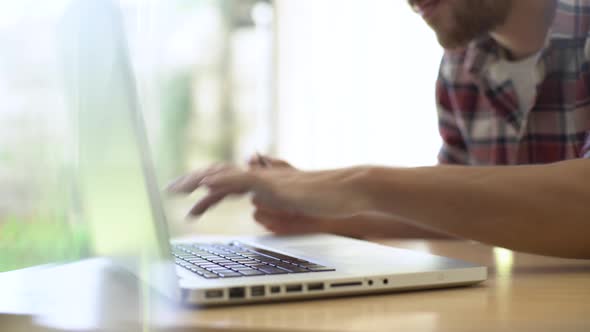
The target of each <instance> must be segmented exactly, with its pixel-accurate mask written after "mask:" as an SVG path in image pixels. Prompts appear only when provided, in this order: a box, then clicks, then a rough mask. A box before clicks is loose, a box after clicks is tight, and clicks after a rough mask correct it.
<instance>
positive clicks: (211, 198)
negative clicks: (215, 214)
mask: <svg viewBox="0 0 590 332" xmlns="http://www.w3.org/2000/svg"><path fill="white" fill-rule="evenodd" d="M228 195H229V193H228V192H212V193H209V194H208V195H207V196H205V197H204V198H203V199H201V200H200V201H199V202H198V203H197V204H195V205H194V206H193V207H192V208H191V210H190V211H189V213H188V215H189V216H191V217H198V216H200V215H202V214H203V213H205V212H206V211H207V210H209V209H210V208H212V207H213V206H215V205H217V204H218V203H219V202H221V201H222V200H223V199H224V198H225V197H226V196H228Z"/></svg>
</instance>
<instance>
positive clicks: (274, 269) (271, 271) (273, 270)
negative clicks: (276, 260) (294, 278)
mask: <svg viewBox="0 0 590 332" xmlns="http://www.w3.org/2000/svg"><path fill="white" fill-rule="evenodd" d="M257 269H258V270H260V271H262V272H264V273H266V274H285V273H289V271H287V270H283V269H280V268H278V267H272V266H261V267H258V268H257Z"/></svg>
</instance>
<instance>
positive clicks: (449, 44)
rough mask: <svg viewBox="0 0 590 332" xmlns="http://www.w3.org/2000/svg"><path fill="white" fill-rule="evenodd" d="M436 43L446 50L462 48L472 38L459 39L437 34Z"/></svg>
mask: <svg viewBox="0 0 590 332" xmlns="http://www.w3.org/2000/svg"><path fill="white" fill-rule="evenodd" d="M436 37H437V39H438V43H439V44H440V46H441V47H442V48H444V49H445V50H448V51H454V50H460V49H464V48H466V47H467V45H469V43H471V41H473V39H463V40H459V39H457V38H454V39H453V38H448V37H447V36H441V35H438V34H437V36H436Z"/></svg>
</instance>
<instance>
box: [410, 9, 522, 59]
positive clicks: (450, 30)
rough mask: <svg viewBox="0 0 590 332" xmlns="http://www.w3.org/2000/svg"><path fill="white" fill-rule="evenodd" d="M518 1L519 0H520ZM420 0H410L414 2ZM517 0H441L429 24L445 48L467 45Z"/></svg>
mask: <svg viewBox="0 0 590 332" xmlns="http://www.w3.org/2000/svg"><path fill="white" fill-rule="evenodd" d="M516 1H518V0H516ZM419 2H420V0H409V3H410V5H413V4H414V3H419ZM512 4H513V0H441V2H440V3H439V4H438V6H444V8H437V9H438V10H439V11H438V12H437V13H435V15H433V16H432V17H431V18H430V19H429V20H427V23H428V25H429V26H430V27H431V28H432V29H433V30H434V31H435V33H436V36H437V39H438V42H439V43H440V45H441V46H442V47H443V48H445V49H456V48H461V47H465V46H466V45H467V44H469V43H470V42H471V41H473V40H475V39H477V38H479V37H481V36H484V35H487V34H488V33H490V32H491V31H493V30H494V29H495V28H497V27H498V26H501V25H502V24H503V23H504V22H505V21H506V19H507V17H508V15H509V13H510V10H511V8H512Z"/></svg>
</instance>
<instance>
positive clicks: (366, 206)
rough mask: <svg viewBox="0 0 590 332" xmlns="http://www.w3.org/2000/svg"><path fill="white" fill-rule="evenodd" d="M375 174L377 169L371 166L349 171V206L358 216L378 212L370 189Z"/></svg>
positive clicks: (375, 176) (376, 176)
mask: <svg viewBox="0 0 590 332" xmlns="http://www.w3.org/2000/svg"><path fill="white" fill-rule="evenodd" d="M375 173H378V168H377V167H373V166H358V167H354V168H352V169H351V176H350V187H351V192H352V193H353V195H352V199H351V201H352V202H351V204H353V205H354V209H355V210H356V211H358V213H359V214H361V213H373V212H378V209H377V207H378V203H377V202H376V197H375V195H374V193H373V191H374V190H373V189H372V187H373V185H372V183H374V182H375V179H377V178H378V175H377V174H375Z"/></svg>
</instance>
